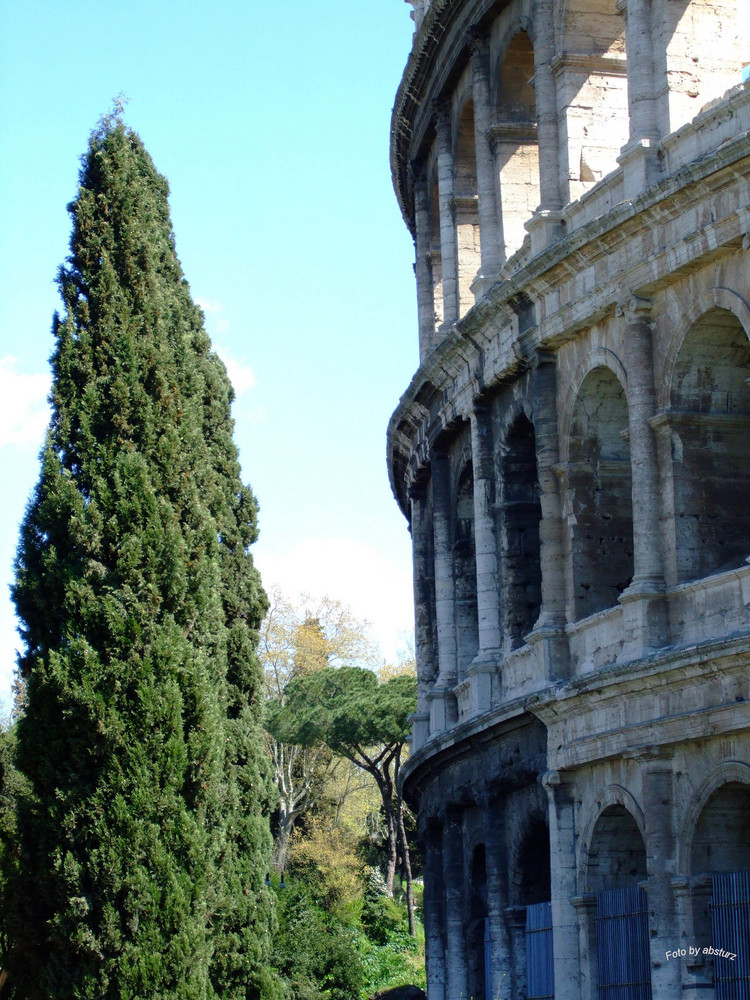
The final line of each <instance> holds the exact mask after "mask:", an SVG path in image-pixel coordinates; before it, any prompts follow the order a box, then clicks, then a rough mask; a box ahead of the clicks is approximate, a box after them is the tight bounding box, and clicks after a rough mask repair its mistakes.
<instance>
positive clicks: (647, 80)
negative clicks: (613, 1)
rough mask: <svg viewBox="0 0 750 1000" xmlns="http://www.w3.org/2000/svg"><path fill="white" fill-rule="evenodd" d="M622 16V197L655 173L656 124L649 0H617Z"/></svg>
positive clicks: (643, 185) (652, 178)
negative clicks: (625, 129)
mask: <svg viewBox="0 0 750 1000" xmlns="http://www.w3.org/2000/svg"><path fill="white" fill-rule="evenodd" d="M617 7H618V9H619V10H621V11H622V13H623V14H624V16H625V49H626V52H627V70H628V111H629V117H630V138H629V140H628V142H627V145H625V146H624V147H623V149H622V150H621V152H620V156H619V157H618V163H620V164H622V167H623V170H624V174H625V197H626V198H633V197H635V195H637V194H638V193H639V192H640V191H642V190H644V188H646V187H648V185H649V184H652V183H654V181H655V180H656V179H657V178H658V174H659V161H658V159H657V156H656V149H657V145H658V143H659V139H660V134H659V125H658V120H657V107H656V81H655V76H654V51H653V42H652V38H653V31H654V26H653V22H652V17H651V0H618V3H617Z"/></svg>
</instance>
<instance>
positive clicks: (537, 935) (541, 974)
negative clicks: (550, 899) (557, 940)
mask: <svg viewBox="0 0 750 1000" xmlns="http://www.w3.org/2000/svg"><path fill="white" fill-rule="evenodd" d="M526 996H527V997H528V1000H554V997H555V970H554V964H553V960H552V906H551V904H550V903H534V905H533V906H527V907H526Z"/></svg>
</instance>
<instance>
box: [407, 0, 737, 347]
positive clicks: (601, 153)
mask: <svg viewBox="0 0 750 1000" xmlns="http://www.w3.org/2000/svg"><path fill="white" fill-rule="evenodd" d="M415 7H416V12H415V13H416V20H417V24H418V25H419V28H418V31H417V32H416V35H415V45H414V51H413V53H412V57H411V59H410V61H409V64H408V66H407V70H406V72H405V74H404V79H403V81H402V85H401V88H400V90H399V93H398V95H397V100H396V105H395V108H394V117H393V131H392V166H393V171H394V181H395V185H396V191H397V194H398V197H399V201H400V203H401V207H402V211H403V212H404V216H405V219H406V221H407V223H408V225H409V227H410V229H411V230H412V233H413V234H414V236H415V241H416V251H417V263H416V274H417V286H418V299H419V324H420V350H421V355H422V356H423V357H424V355H425V354H426V353H427V352H428V351H429V350H430V349H431V348H432V347H434V346H435V344H436V343H438V342H439V341H440V340H441V339H442V337H443V335H444V333H445V330H446V329H447V328H448V327H450V326H451V325H452V324H453V323H454V322H455V321H456V320H458V319H459V318H460V317H461V316H463V315H464V314H465V313H466V312H468V311H469V309H471V307H472V306H473V304H474V303H475V302H476V301H477V299H478V298H480V297H481V296H482V295H483V294H484V292H485V291H486V290H487V288H488V287H489V285H490V284H492V283H494V282H495V281H496V280H498V277H500V276H501V275H502V271H503V267H504V265H505V264H506V262H507V261H509V259H510V258H512V257H513V256H514V255H515V254H517V252H518V251H519V250H520V249H521V247H522V246H523V245H524V241H525V240H526V239H527V235H528V234H531V247H532V251H534V252H535V251H537V250H540V249H543V248H544V247H545V246H546V245H549V243H550V242H552V241H554V240H555V239H556V238H558V237H559V236H560V235H561V234H562V218H561V213H562V211H563V210H564V208H565V206H566V205H569V204H570V203H572V202H575V201H577V200H578V199H580V198H581V197H582V196H583V195H584V194H585V193H586V192H587V191H588V190H589V189H591V188H592V187H594V185H596V184H597V182H599V181H600V180H602V179H603V178H605V177H606V176H608V175H609V174H611V173H612V172H613V171H614V170H616V169H617V168H618V167H622V169H623V171H624V172H625V184H624V188H623V191H624V194H625V195H626V196H627V197H633V196H635V195H636V194H637V193H639V191H641V190H643V189H644V188H645V187H647V186H648V185H649V184H651V183H654V182H655V181H657V180H658V179H659V176H660V170H661V157H660V156H659V146H660V143H661V142H662V140H663V139H664V138H665V137H666V136H668V135H670V134H671V133H673V132H674V131H675V130H676V129H677V128H679V127H680V126H682V125H683V124H685V123H686V122H688V121H690V120H691V119H692V118H693V117H694V116H695V115H696V114H697V113H698V111H699V110H700V109H701V107H702V106H704V105H705V104H706V103H707V102H708V101H710V100H712V99H714V98H716V97H717V96H721V95H722V94H723V93H724V92H725V91H726V90H727V89H729V88H730V87H732V86H734V85H735V84H737V83H738V82H739V81H740V76H741V53H740V50H739V42H738V35H739V32H738V30H737V24H738V20H737V19H738V13H737V3H736V0H710V2H709V0H651V2H648V3H647V2H645V0H545V2H535V3H531V2H530V0H512V2H511V3H493V2H490V0H466V2H464V3H459V4H457V3H447V2H446V0H432V2H431V3H424V2H420V3H415Z"/></svg>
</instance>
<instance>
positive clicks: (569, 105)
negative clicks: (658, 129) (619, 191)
mask: <svg viewBox="0 0 750 1000" xmlns="http://www.w3.org/2000/svg"><path fill="white" fill-rule="evenodd" d="M557 30H558V52H559V55H558V57H557V59H556V63H555V73H556V76H557V95H558V98H557V99H558V109H557V110H558V120H559V123H560V146H561V150H562V155H561V164H560V168H561V169H560V182H561V186H562V190H563V191H564V192H567V195H568V199H569V200H570V201H574V200H575V199H577V198H580V196H581V195H582V194H583V193H584V191H586V190H587V189H588V188H590V187H591V186H592V185H593V184H595V183H596V182H597V181H598V180H601V178H602V177H604V176H605V175H606V174H608V173H610V171H612V170H614V169H615V168H616V167H617V157H618V155H619V152H620V149H621V148H622V147H623V146H624V145H625V144H626V143H627V141H628V135H629V119H628V89H627V64H626V59H625V19H624V17H623V16H622V14H621V12H620V11H619V10H618V5H617V3H616V0H567V2H565V3H564V4H563V5H561V7H560V13H559V20H558V26H557ZM592 108H596V109H597V113H596V115H595V116H592V113H591V109H592Z"/></svg>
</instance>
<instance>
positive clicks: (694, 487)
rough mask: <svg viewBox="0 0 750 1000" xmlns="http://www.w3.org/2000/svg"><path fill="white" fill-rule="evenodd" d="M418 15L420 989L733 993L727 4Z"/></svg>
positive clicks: (541, 6)
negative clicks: (423, 962)
mask: <svg viewBox="0 0 750 1000" xmlns="http://www.w3.org/2000/svg"><path fill="white" fill-rule="evenodd" d="M409 2H410V3H411V4H412V6H413V7H414V15H413V16H414V19H415V24H416V31H415V35H414V44H413V49H412V53H411V55H410V57H409V60H408V64H407V66H406V69H405V72H404V76H403V80H402V82H401V86H400V88H399V91H398V94H397V97H396V103H395V107H394V112H393V120H392V135H391V163H392V170H393V177H394V184H395V188H396V193H397V197H398V200H399V204H400V206H401V210H402V213H403V215H404V219H405V221H406V223H407V225H408V226H409V228H410V230H411V232H412V234H413V236H414V240H415V246H416V266H415V272H416V278H417V295H418V316H419V343H420V367H419V369H418V371H417V372H416V374H415V376H414V378H413V380H412V382H411V384H410V385H409V387H408V388H407V390H406V392H405V393H404V395H403V396H402V398H401V400H400V402H399V405H398V407H397V409H396V411H395V413H394V415H393V417H392V419H391V423H390V426H389V432H388V463H389V471H390V477H391V483H392V487H393V491H394V494H395V496H396V499H397V501H398V503H399V505H400V506H401V509H402V511H403V512H404V514H405V516H406V517H407V518H408V520H409V523H410V529H411V534H412V542H413V552H414V598H415V619H416V640H417V666H418V674H419V704H418V710H417V713H416V715H415V716H414V727H413V740H412V755H411V758H410V760H409V762H408V764H407V765H406V767H405V768H404V792H405V794H406V797H407V799H408V800H409V801H410V802H411V803H412V805H413V806H414V807H415V808H416V810H417V814H418V820H419V830H420V837H421V841H422V845H423V851H424V868H425V925H426V935H427V961H428V995H429V1000H459V998H469V997H473V998H475V1000H480V998H481V1000H485V998H493V1000H496V998H499V1000H506V998H513V1000H520V998H526V1000H532V998H533V1000H536V998H542V997H545V998H549V997H555V998H557V1000H648V998H652V997H653V998H655V1000H676V998H678V997H683V998H685V1000H699V998H700V1000H709V998H715V1000H722V998H725V997H727V998H729V997H732V998H741V1000H742V998H746V997H750V913H749V911H748V907H749V906H750V904H749V903H748V902H747V901H748V900H749V899H750V875H748V870H750V711H749V710H748V699H750V690H749V687H750V684H749V671H748V665H749V664H750V565H749V562H750V559H749V558H748V557H749V556H750V88H746V87H744V86H743V85H742V84H741V83H740V65H741V60H740V53H739V52H738V51H737V45H736V36H737V28H738V25H737V22H736V17H737V12H736V9H735V6H734V3H731V2H729V0H716V2H712V3H708V2H700V0H616V2H615V0H510V2H508V3H497V2H492V0H431V2H428V0H409ZM690 949H693V951H691V950H690ZM683 952H684V953H683ZM721 952H723V953H724V954H721ZM731 955H735V957H734V958H731V957H729V956H731ZM743 990H744V992H742V991H743Z"/></svg>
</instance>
